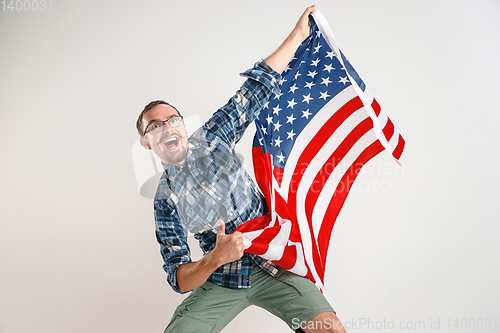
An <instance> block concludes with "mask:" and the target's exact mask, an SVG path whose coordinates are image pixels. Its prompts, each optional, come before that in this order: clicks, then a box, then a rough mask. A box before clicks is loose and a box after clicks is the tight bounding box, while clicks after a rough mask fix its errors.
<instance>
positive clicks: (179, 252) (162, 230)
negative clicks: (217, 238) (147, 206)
mask: <svg viewBox="0 0 500 333" xmlns="http://www.w3.org/2000/svg"><path fill="white" fill-rule="evenodd" d="M154 214H155V220H156V239H157V241H158V243H159V244H160V253H161V255H162V257H163V262H164V264H163V269H164V270H165V272H167V281H168V283H169V284H170V286H171V287H172V288H173V289H174V290H175V291H176V292H178V293H181V290H180V288H179V283H178V282H177V270H178V269H179V267H180V265H182V264H185V263H189V262H191V261H192V259H191V252H190V250H189V245H188V243H187V230H186V229H185V227H183V225H182V224H181V223H180V222H179V215H178V213H177V211H176V210H175V208H174V207H172V206H171V205H169V204H168V203H167V202H166V201H165V200H161V199H160V200H155V203H154ZM181 294H182V293H181Z"/></svg>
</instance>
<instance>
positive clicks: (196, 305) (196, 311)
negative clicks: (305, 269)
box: [164, 264, 334, 333]
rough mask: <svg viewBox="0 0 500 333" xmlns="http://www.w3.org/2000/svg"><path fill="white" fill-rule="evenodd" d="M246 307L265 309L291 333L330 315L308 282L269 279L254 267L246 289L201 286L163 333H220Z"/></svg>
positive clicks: (282, 275)
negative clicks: (304, 322) (282, 322)
mask: <svg viewBox="0 0 500 333" xmlns="http://www.w3.org/2000/svg"><path fill="white" fill-rule="evenodd" d="M250 305H256V306H259V307H261V308H263V309H266V310H267V311H269V312H271V313H272V314H274V315H275V316H277V317H279V318H281V319H282V320H284V321H285V322H286V323H287V324H288V326H289V327H290V328H291V329H292V330H294V329H295V328H297V327H298V326H297V323H300V322H303V321H309V320H311V319H312V318H314V317H315V316H316V315H318V314H320V313H323V312H334V310H333V309H332V307H331V306H330V304H329V303H328V301H327V300H326V298H325V297H324V296H323V294H322V293H321V292H320V291H319V289H318V288H317V287H316V286H315V285H314V284H313V283H312V282H311V281H310V280H309V279H306V278H303V277H301V276H298V275H296V274H293V273H291V272H288V271H285V270H283V272H282V271H280V273H279V274H278V276H276V277H273V276H271V275H270V274H269V273H267V272H266V271H264V270H262V269H261V268H260V267H258V266H257V265H255V264H254V266H253V271H252V286H251V287H250V288H241V289H231V288H224V287H221V286H218V285H216V284H214V283H212V282H208V281H207V282H205V283H204V284H203V285H201V286H200V287H198V288H196V289H195V290H194V291H193V292H191V294H190V295H189V296H188V297H186V298H185V299H184V301H183V302H182V303H181V304H180V305H179V306H178V307H177V309H176V310H175V313H174V315H173V316H172V319H171V321H170V324H169V325H168V327H167V328H166V329H165V332H164V333H167V332H171V333H189V332H192V333H202V332H207V333H208V332H220V331H221V330H222V329H223V328H224V327H225V326H226V325H227V324H228V323H229V322H230V321H231V320H232V319H233V318H234V317H236V315H238V313H240V312H241V311H243V310H244V309H245V308H247V307H248V306H250ZM251 320H252V318H249V323H251Z"/></svg>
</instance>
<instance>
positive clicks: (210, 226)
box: [154, 60, 281, 293]
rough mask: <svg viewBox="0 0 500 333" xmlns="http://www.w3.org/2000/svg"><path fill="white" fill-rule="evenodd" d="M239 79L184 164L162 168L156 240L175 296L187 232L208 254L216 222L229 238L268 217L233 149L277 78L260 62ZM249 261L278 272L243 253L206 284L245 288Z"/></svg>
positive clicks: (194, 138) (186, 256) (192, 141)
mask: <svg viewBox="0 0 500 333" xmlns="http://www.w3.org/2000/svg"><path fill="white" fill-rule="evenodd" d="M240 75H242V76H243V77H246V78H247V80H246V81H245V83H244V84H243V85H242V86H241V88H240V90H238V91H237V92H236V94H235V95H234V96H233V97H232V98H231V99H230V100H229V102H228V103H227V104H226V105H224V106H223V107H222V108H221V109H219V110H218V111H217V112H216V113H214V114H213V116H212V117H211V118H210V119H209V120H208V121H207V122H206V123H205V125H204V126H203V127H201V128H200V129H198V130H197V131H196V132H195V133H193V135H191V137H190V138H189V140H188V152H187V156H186V161H187V163H186V164H184V165H180V166H169V165H163V166H164V169H165V172H164V173H163V175H162V177H161V179H160V183H159V184H158V189H157V192H156V196H155V200H154V213H155V220H156V238H157V240H158V242H159V244H160V252H161V254H162V256H163V261H164V265H163V269H164V270H165V271H166V272H167V274H168V278H167V279H168V282H169V284H170V285H171V286H172V288H173V289H174V290H175V291H176V292H179V293H180V289H179V285H178V281H177V269H178V268H179V266H180V265H182V264H184V263H189V262H191V261H192V260H191V255H190V250H189V246H188V243H187V236H188V232H191V233H193V234H195V235H194V237H195V238H196V239H197V240H198V241H199V244H200V247H201V249H202V251H203V253H204V254H207V253H209V252H210V251H212V250H213V249H214V247H215V243H216V240H217V229H218V224H219V223H218V219H222V220H223V221H225V222H226V233H232V232H233V231H234V230H235V229H236V227H238V226H239V225H241V224H242V223H244V222H246V221H248V220H251V219H253V218H256V217H259V216H262V215H265V214H267V213H268V209H267V206H266V203H265V200H264V198H263V196H262V194H261V193H260V192H259V190H258V189H257V188H256V185H255V183H254V181H253V180H252V179H251V177H250V175H249V174H248V173H247V171H246V170H245V167H244V166H243V165H242V164H241V161H240V160H239V158H238V157H237V155H236V153H235V150H234V146H235V144H236V143H237V142H238V141H239V139H240V138H241V136H242V135H243V133H244V131H245V130H246V128H247V127H248V125H249V124H251V123H252V121H253V120H254V119H255V118H256V117H257V116H258V114H259V112H260V110H261V109H262V107H263V106H264V104H265V103H266V102H267V101H268V99H269V96H270V95H271V94H272V93H276V92H279V80H280V78H281V76H280V75H279V74H278V73H277V72H275V71H274V70H273V69H272V68H271V67H270V66H269V65H268V64H267V63H266V62H265V61H264V60H261V61H259V62H257V63H256V64H255V66H254V67H253V68H251V69H249V70H247V71H245V72H244V73H242V74H240ZM253 262H255V263H256V264H258V265H259V266H260V267H262V268H263V269H265V270H266V271H268V272H269V273H270V274H272V275H275V274H276V273H277V272H278V269H279V267H278V266H277V265H276V264H274V263H272V262H270V261H268V260H265V259H263V258H261V257H259V256H256V255H253V254H248V253H245V254H244V255H243V257H242V258H241V259H239V260H236V261H233V262H230V263H227V264H225V265H222V266H221V267H219V268H218V269H217V270H215V272H213V273H212V275H211V276H210V277H209V281H212V282H213V283H215V284H218V285H220V286H223V287H229V288H248V287H250V285H251V275H252V263H253Z"/></svg>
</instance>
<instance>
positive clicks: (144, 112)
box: [135, 100, 181, 136]
mask: <svg viewBox="0 0 500 333" xmlns="http://www.w3.org/2000/svg"><path fill="white" fill-rule="evenodd" d="M159 104H165V105H168V106H170V107H171V108H173V109H174V110H175V111H177V113H178V114H179V116H180V115H181V113H180V112H179V110H177V108H176V107H175V106H173V105H171V104H170V103H167V102H165V101H162V100H157V101H152V102H149V104H148V105H146V106H145V107H144V110H142V112H141V114H140V115H139V118H138V119H137V123H136V124H135V126H136V127H137V132H139V135H140V136H144V133H143V132H142V118H143V117H144V115H145V114H146V113H147V112H148V111H149V110H151V109H152V108H154V107H155V106H157V105H159Z"/></svg>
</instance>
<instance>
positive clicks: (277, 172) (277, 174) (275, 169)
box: [273, 167, 283, 186]
mask: <svg viewBox="0 0 500 333" xmlns="http://www.w3.org/2000/svg"><path fill="white" fill-rule="evenodd" d="M273 175H274V178H276V181H277V182H278V185H279V186H281V180H282V179H283V169H281V168H278V167H273Z"/></svg>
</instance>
